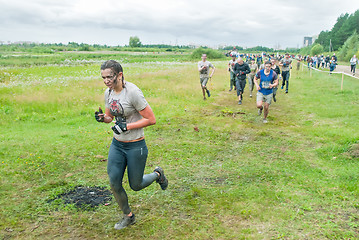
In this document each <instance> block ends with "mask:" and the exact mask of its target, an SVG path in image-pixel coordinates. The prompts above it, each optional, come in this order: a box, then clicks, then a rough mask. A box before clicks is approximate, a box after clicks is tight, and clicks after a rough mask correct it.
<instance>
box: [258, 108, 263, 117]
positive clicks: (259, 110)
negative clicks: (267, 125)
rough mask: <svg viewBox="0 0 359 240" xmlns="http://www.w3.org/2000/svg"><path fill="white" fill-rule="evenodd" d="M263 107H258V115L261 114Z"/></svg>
mask: <svg viewBox="0 0 359 240" xmlns="http://www.w3.org/2000/svg"><path fill="white" fill-rule="evenodd" d="M262 111H263V108H262V109H261V108H260V109H258V116H260V115H261V114H262Z"/></svg>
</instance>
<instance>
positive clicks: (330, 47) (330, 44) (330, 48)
mask: <svg viewBox="0 0 359 240" xmlns="http://www.w3.org/2000/svg"><path fill="white" fill-rule="evenodd" d="M329 52H332V39H329Z"/></svg>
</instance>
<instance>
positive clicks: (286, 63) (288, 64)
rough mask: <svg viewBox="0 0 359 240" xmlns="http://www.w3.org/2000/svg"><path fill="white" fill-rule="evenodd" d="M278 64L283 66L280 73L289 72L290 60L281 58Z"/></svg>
mask: <svg viewBox="0 0 359 240" xmlns="http://www.w3.org/2000/svg"><path fill="white" fill-rule="evenodd" d="M280 62H281V63H282V64H283V66H282V72H283V71H289V70H290V64H291V63H292V60H291V59H286V58H283V59H282V60H280ZM284 64H285V66H284Z"/></svg>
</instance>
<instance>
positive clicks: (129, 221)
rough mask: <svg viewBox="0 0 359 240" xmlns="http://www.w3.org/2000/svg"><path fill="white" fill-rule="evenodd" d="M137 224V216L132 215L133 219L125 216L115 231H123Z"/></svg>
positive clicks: (117, 224) (116, 225)
mask: <svg viewBox="0 0 359 240" xmlns="http://www.w3.org/2000/svg"><path fill="white" fill-rule="evenodd" d="M135 222H136V218H135V214H132V216H131V217H129V216H127V215H124V216H123V218H122V219H121V220H120V221H119V222H118V223H116V224H115V229H117V230H121V229H124V228H125V227H128V226H129V225H133V224H135Z"/></svg>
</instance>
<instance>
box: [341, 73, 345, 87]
mask: <svg viewBox="0 0 359 240" xmlns="http://www.w3.org/2000/svg"><path fill="white" fill-rule="evenodd" d="M343 83H344V73H342V85H341V90H342V91H343Z"/></svg>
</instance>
